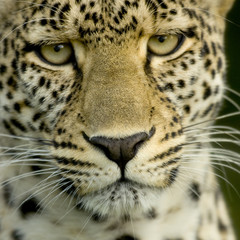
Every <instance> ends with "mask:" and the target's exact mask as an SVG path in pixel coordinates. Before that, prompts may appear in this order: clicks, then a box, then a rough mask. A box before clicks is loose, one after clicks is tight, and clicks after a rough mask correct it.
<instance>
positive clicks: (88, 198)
mask: <svg viewBox="0 0 240 240" xmlns="http://www.w3.org/2000/svg"><path fill="white" fill-rule="evenodd" d="M161 192H162V189H157V188H150V187H147V186H143V185H141V184H138V183H135V182H131V181H117V182H115V183H114V184H111V185H109V186H107V187H105V188H103V189H101V190H99V191H96V192H93V193H90V194H86V195H84V196H83V197H81V199H80V201H79V206H80V208H81V209H82V210H85V211H87V212H90V213H91V214H94V215H98V216H99V217H100V218H105V217H108V218H109V217H114V218H116V219H121V218H126V217H127V216H129V217H137V216H139V215H141V214H144V213H147V212H149V211H150V210H151V209H152V207H153V205H154V203H155V202H156V201H157V199H158V198H159V195H161Z"/></svg>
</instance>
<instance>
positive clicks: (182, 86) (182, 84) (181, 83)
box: [178, 79, 185, 88]
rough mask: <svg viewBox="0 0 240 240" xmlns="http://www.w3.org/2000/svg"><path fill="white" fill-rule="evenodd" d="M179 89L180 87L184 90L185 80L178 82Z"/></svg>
mask: <svg viewBox="0 0 240 240" xmlns="http://www.w3.org/2000/svg"><path fill="white" fill-rule="evenodd" d="M178 87H179V88H184V87H185V82H184V80H182V79H180V80H178Z"/></svg>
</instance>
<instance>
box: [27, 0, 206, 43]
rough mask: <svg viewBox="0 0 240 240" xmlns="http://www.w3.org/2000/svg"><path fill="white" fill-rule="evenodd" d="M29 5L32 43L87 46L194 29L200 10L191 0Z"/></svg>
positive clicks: (100, 0) (74, 0) (75, 1)
mask: <svg viewBox="0 0 240 240" xmlns="http://www.w3.org/2000/svg"><path fill="white" fill-rule="evenodd" d="M28 5H29V3H28V4H26V3H24V6H25V10H24V8H23V11H25V12H26V15H23V16H25V17H24V21H25V22H28V21H29V19H31V21H30V23H29V24H26V23H25V28H27V29H28V38H29V41H32V42H33V43H34V41H38V42H39V41H40V40H41V39H42V40H43V41H46V40H52V39H54V40H56V38H58V39H59V40H65V39H69V38H71V39H78V40H79V39H81V40H82V41H83V42H85V43H87V44H91V43H94V44H102V43H106V44H109V42H110V43H112V42H115V43H118V44H121V43H123V42H126V41H127V40H129V39H131V40H134V39H139V38H140V37H141V36H151V35H153V34H160V33H166V32H170V31H176V30H177V29H182V30H184V29H189V28H191V27H194V26H196V25H197V24H198V22H199V21H197V20H198V12H199V11H200V10H199V9H197V8H194V7H193V6H194V5H195V3H194V1H190V0H185V1H177V0H165V1H162V0H156V1H154V0H121V1H112V0H107V1H104V0H97V1H96V0H95V1H94V0H93V1H88V0H65V1H64V0H62V1H51V2H49V1H46V0H44V1H34V3H33V4H30V6H31V7H29V6H28ZM201 14H202V12H201ZM205 16H206V17H207V16H208V14H207V13H205ZM189 19H191V21H189ZM126 36H128V38H126Z"/></svg>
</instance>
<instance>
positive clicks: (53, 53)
mask: <svg viewBox="0 0 240 240" xmlns="http://www.w3.org/2000/svg"><path fill="white" fill-rule="evenodd" d="M39 54H40V57H41V58H42V59H43V60H45V61H46V62H47V63H49V64H53V65H64V64H67V63H69V62H70V60H71V57H72V56H73V49H72V47H71V45H70V44H67V43H61V44H52V45H43V46H41V47H40V49H39Z"/></svg>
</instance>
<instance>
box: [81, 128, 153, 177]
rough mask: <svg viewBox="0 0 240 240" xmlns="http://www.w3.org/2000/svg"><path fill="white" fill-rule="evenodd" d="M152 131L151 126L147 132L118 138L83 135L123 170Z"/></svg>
mask: <svg viewBox="0 0 240 240" xmlns="http://www.w3.org/2000/svg"><path fill="white" fill-rule="evenodd" d="M154 131H155V129H154V128H152V130H151V131H150V133H149V134H148V133H146V132H140V133H136V134H134V135H131V136H128V137H126V138H120V139H116V138H107V137H103V136H99V137H91V138H88V137H87V136H86V134H84V135H85V139H87V140H88V142H90V143H91V144H92V145H94V146H96V147H97V148H99V149H101V150H102V151H103V152H104V154H105V155H106V156H107V157H108V159H110V160H112V161H113V162H115V163H116V164H117V165H118V166H119V167H120V169H121V171H122V172H123V171H124V169H125V166H126V164H127V163H128V162H129V161H130V160H131V159H133V158H134V157H135V156H136V154H137V151H138V149H139V147H140V146H141V145H142V144H143V143H144V142H145V141H147V140H148V139H149V138H150V137H151V136H152V135H153V133H154Z"/></svg>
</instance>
